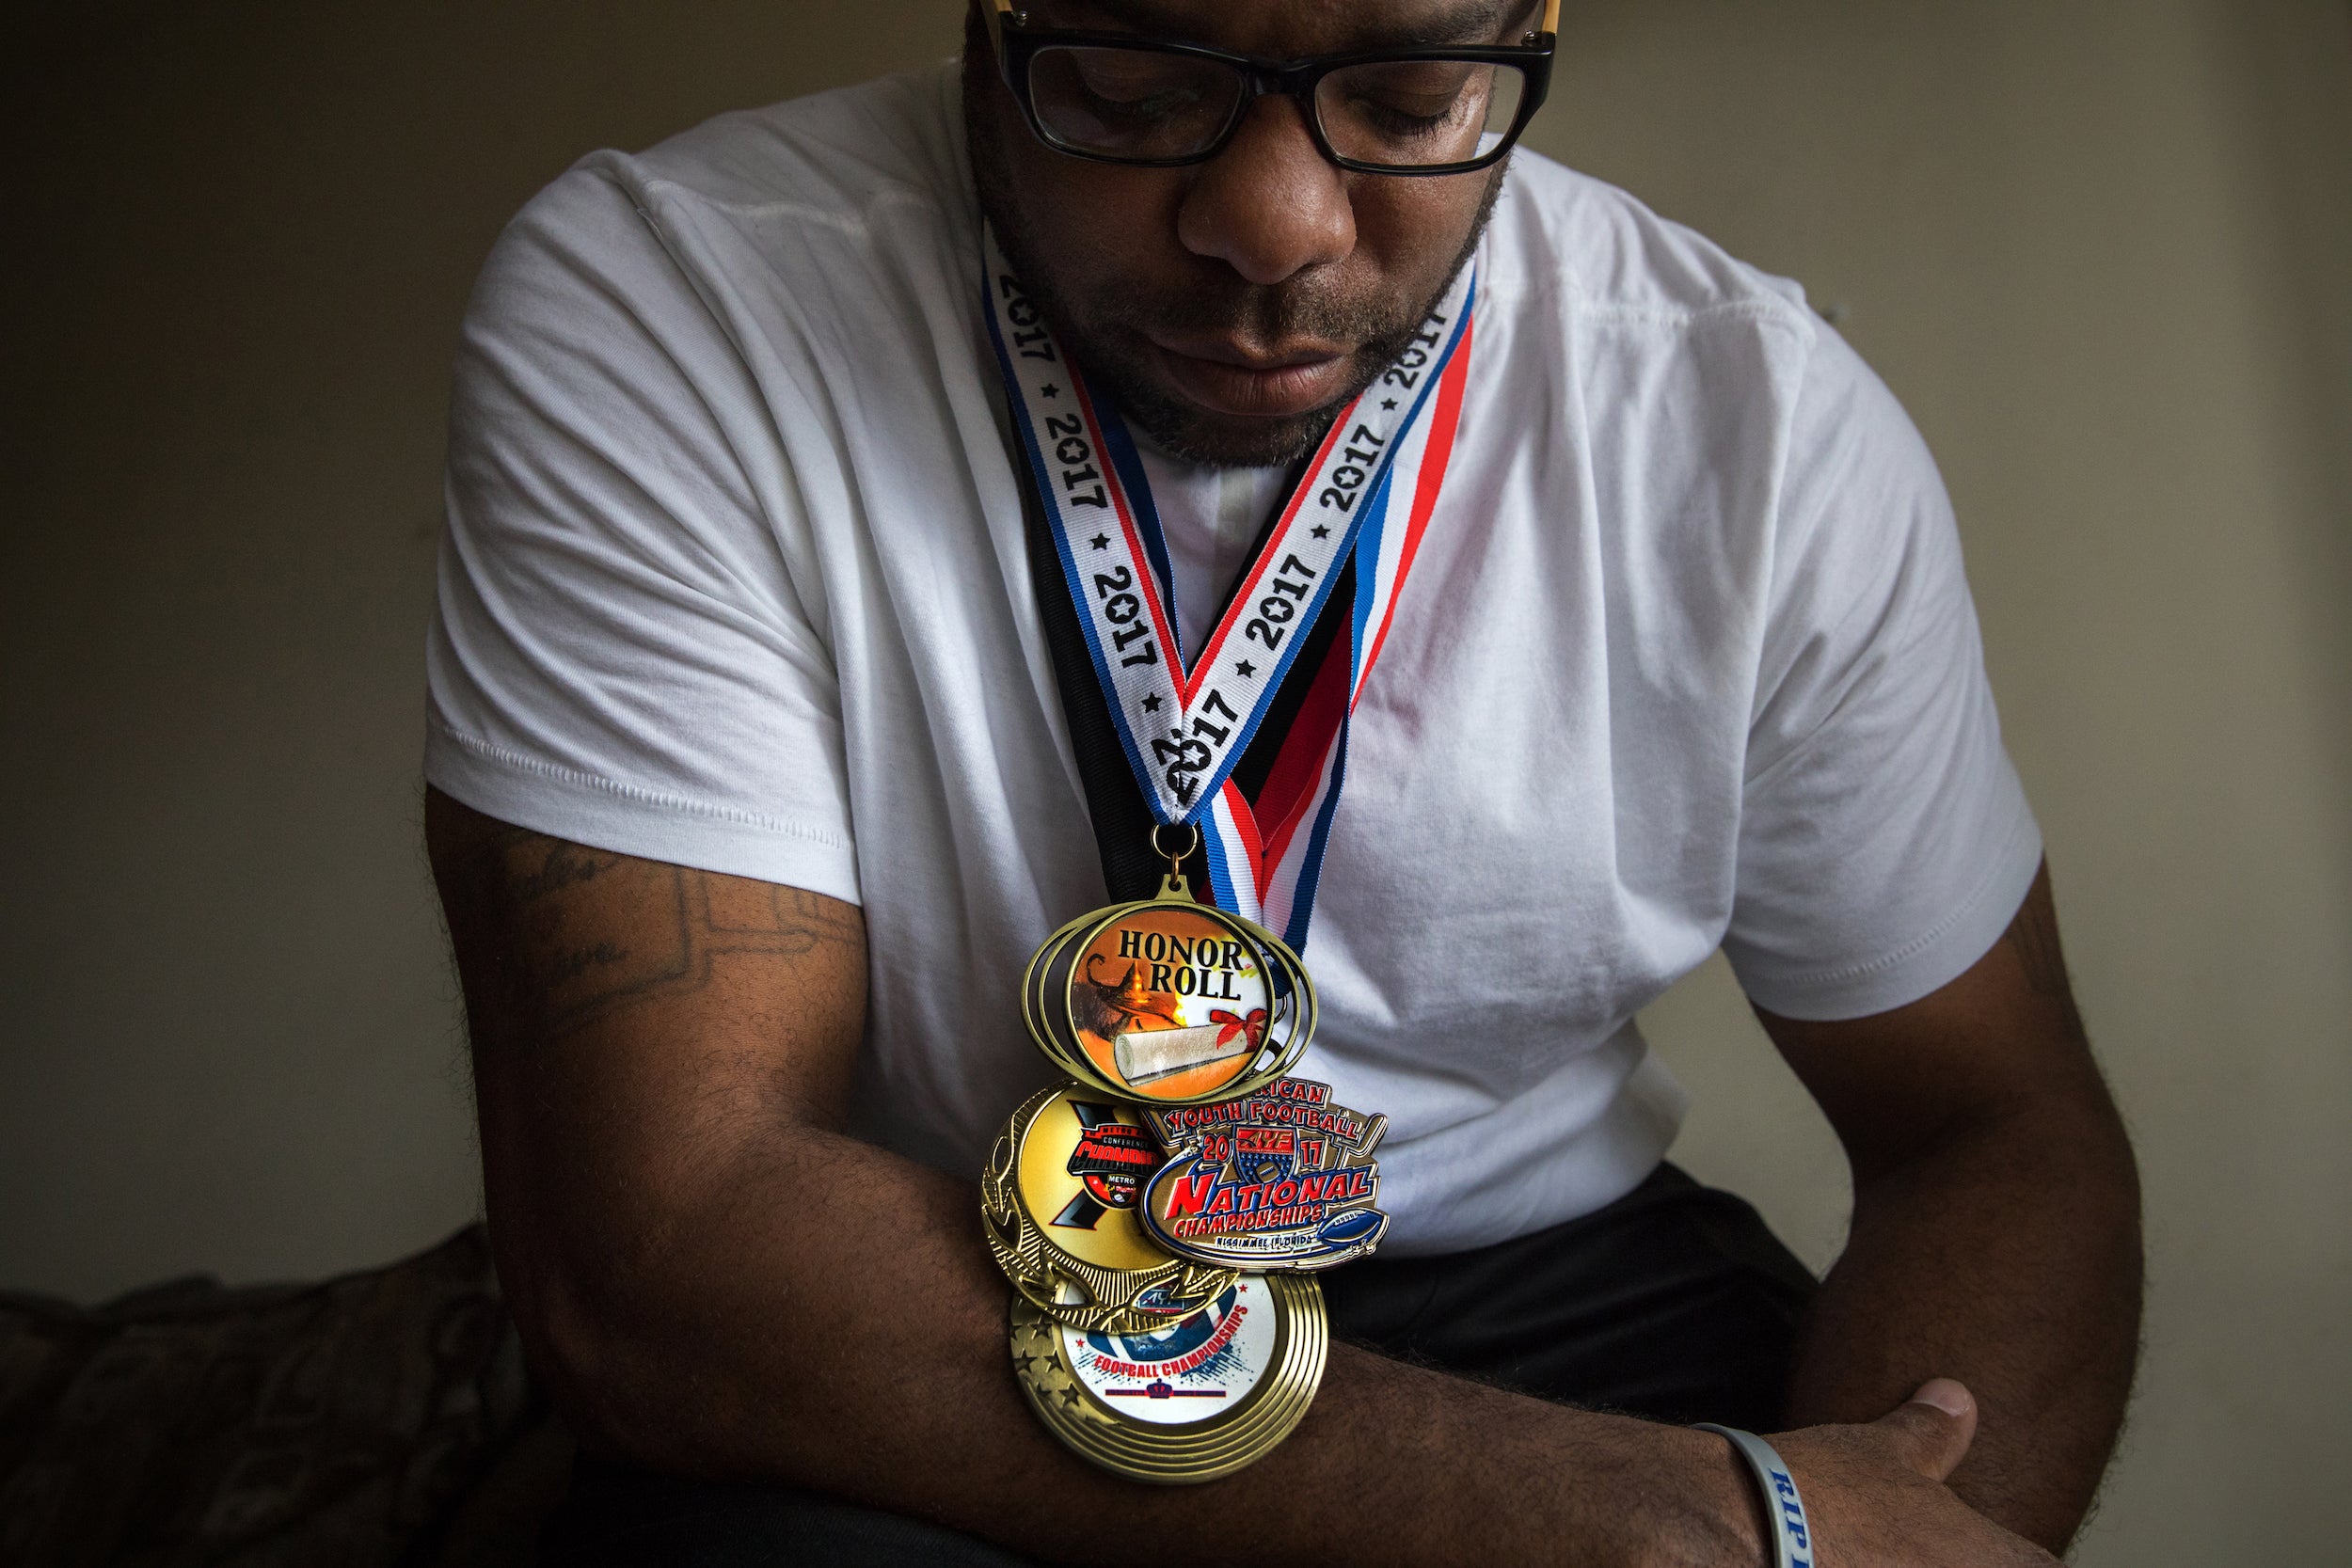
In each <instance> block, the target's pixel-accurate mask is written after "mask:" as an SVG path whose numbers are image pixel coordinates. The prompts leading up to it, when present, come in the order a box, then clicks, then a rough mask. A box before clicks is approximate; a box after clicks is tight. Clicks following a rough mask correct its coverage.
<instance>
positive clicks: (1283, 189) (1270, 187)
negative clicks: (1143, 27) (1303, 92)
mask: <svg viewBox="0 0 2352 1568" xmlns="http://www.w3.org/2000/svg"><path fill="white" fill-rule="evenodd" d="M1176 237H1177V238H1178V239H1179V240H1181V241H1182V242H1183V243H1184V248H1185V249H1187V250H1190V251H1192V252H1194V253H1195V254H1196V255H1200V256H1214V257H1216V258H1217V259H1218V260H1219V261H1224V262H1225V263H1226V264H1227V265H1229V266H1231V267H1232V269H1233V270H1234V271H1235V272H1237V273H1239V274H1241V276H1242V277H1245V278H1247V279H1248V281H1250V282H1252V283H1258V284H1267V283H1279V282H1281V281H1282V280H1283V279H1284V278H1286V277H1290V276H1291V275H1292V274H1294V273H1297V272H1302V271H1304V270H1305V269H1307V268H1309V267H1311V266H1315V265H1318V264H1320V263H1322V262H1326V261H1340V260H1341V259H1343V258H1344V257H1345V256H1346V255H1347V253H1348V252H1349V251H1351V250H1353V249H1355V248H1356V213H1355V209H1354V208H1353V207H1352V206H1351V205H1350V204H1349V202H1348V198H1347V178H1346V176H1345V174H1343V172H1342V171H1341V170H1340V168H1339V167H1338V166H1336V165H1334V164H1332V163H1331V162H1330V161H1329V160H1328V159H1327V158H1325V157H1324V155H1323V154H1322V152H1321V151H1319V150H1317V149H1316V147H1315V143H1314V136H1313V134H1312V133H1311V132H1310V131H1309V130H1308V128H1307V120H1306V117H1305V116H1304V115H1302V114H1301V113H1300V112H1299V107H1298V104H1297V103H1295V101H1294V100H1291V99H1288V98H1283V97H1279V96H1276V95H1272V94H1269V95H1267V96H1266V97H1264V98H1261V99H1259V100H1258V101H1257V103H1253V104H1251V105H1250V106H1249V110H1248V115H1247V116H1246V117H1245V118H1244V119H1243V120H1242V123H1241V126H1240V128H1239V129H1238V130H1236V131H1235V132H1234V133H1233V139H1232V141H1230V142H1228V143H1226V144H1225V149H1224V150H1223V151H1221V152H1219V153H1218V154H1217V155H1216V157H1214V158H1212V159H1210V160H1209V161H1208V162H1207V163H1205V164H1202V165H1201V166H1200V171H1199V172H1198V173H1197V174H1196V175H1195V176H1194V178H1193V183H1192V188H1191V189H1190V190H1189V191H1188V192H1186V193H1185V196H1184V205H1183V206H1182V207H1181V208H1180V209H1179V210H1178V211H1177V214H1176Z"/></svg>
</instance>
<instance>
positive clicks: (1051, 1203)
mask: <svg viewBox="0 0 2352 1568" xmlns="http://www.w3.org/2000/svg"><path fill="white" fill-rule="evenodd" d="M1163 1158H1164V1156H1163V1154H1162V1153H1161V1149H1160V1146H1159V1142H1158V1140H1157V1139H1156V1138H1155V1137H1153V1135H1152V1131H1151V1129H1149V1128H1148V1127H1146V1126H1145V1125H1144V1124H1143V1122H1142V1120H1141V1117H1140V1114H1139V1113H1138V1112H1137V1111H1136V1109H1135V1107H1133V1106H1131V1105H1127V1104H1124V1103H1121V1102H1120V1101H1112V1100H1108V1099H1105V1098H1102V1097H1099V1096H1097V1095H1094V1094H1092V1093H1090V1092H1089V1090H1087V1089H1086V1088H1084V1087H1082V1086H1080V1085H1075V1084H1065V1085H1060V1086H1058V1087H1056V1088H1049V1089H1045V1090H1042V1091H1041V1092H1039V1093H1038V1094H1035V1095H1033V1096H1031V1097H1030V1098H1029V1099H1028V1101H1025V1103H1024V1104H1023V1105H1022V1106H1021V1108H1020V1109H1019V1110H1017V1111H1015V1112H1014V1113H1013V1115H1012V1119H1011V1120H1010V1121H1009V1122H1008V1123H1007V1124H1006V1126H1005V1130H1004V1131H1003V1132H1001V1133H999V1134H998V1135H997V1139H996V1144H995V1147H994V1148H992V1149H991V1150H990V1152H989V1160H988V1165H987V1168H986V1169H984V1170H983V1171H982V1172H981V1173H980V1221H981V1224H980V1229H981V1233H982V1235H983V1236H984V1237H985V1238H986V1240H987V1243H988V1248H989V1252H990V1254H991V1255H992V1256H993V1258H994V1259H995V1260H996V1266H997V1267H998V1268H1000V1269H1002V1270H1004V1272H1005V1275H1006V1276H1007V1277H1008V1278H1009V1279H1010V1280H1011V1281H1012V1283H1013V1288H1014V1289H1015V1290H1017V1291H1020V1292H1021V1294H1022V1295H1023V1296H1025V1298H1027V1299H1028V1300H1029V1301H1031V1302H1033V1303H1034V1304H1036V1306H1037V1307H1039V1308H1040V1309H1041V1310H1043V1311H1045V1312H1047V1313H1049V1314H1051V1315H1052V1316H1053V1317H1055V1318H1057V1319H1058V1320H1060V1321H1061V1322H1063V1323H1069V1324H1071V1325H1072V1326H1073V1327H1076V1328H1080V1329H1085V1330H1090V1331H1099V1332H1102V1333H1107V1334H1138V1333H1144V1332H1147V1331H1150V1330H1153V1329H1158V1328H1165V1327H1167V1326H1168V1324H1169V1323H1175V1322H1178V1321H1180V1320H1182V1319H1184V1318H1185V1317H1188V1316H1190V1315H1191V1314H1192V1313H1194V1312H1197V1311H1199V1310H1200V1308H1201V1307H1203V1306H1205V1305H1206V1304H1207V1303H1209V1302H1211V1301H1214V1300H1216V1297H1217V1296H1218V1295H1219V1294H1220V1293H1221V1292H1223V1291H1226V1290H1228V1289H1230V1288H1231V1287H1232V1283H1233V1280H1234V1278H1235V1276H1236V1275H1235V1271H1234V1270H1232V1269H1231V1268H1225V1267H1219V1266H1217V1265H1216V1264H1212V1263H1203V1262H1199V1261H1195V1260H1192V1259H1181V1258H1177V1257H1175V1256H1173V1255H1171V1254H1170V1253H1169V1252H1168V1250H1167V1249H1166V1248H1165V1247H1163V1246H1161V1245H1160V1244H1159V1243H1157V1242H1155V1241H1154V1240H1152V1237H1151V1236H1150V1235H1149V1234H1148V1233H1147V1232H1146V1231H1145V1230H1144V1228H1143V1227H1142V1224H1141V1222H1140V1220H1139V1219H1138V1217H1137V1208H1138V1205H1139V1204H1140V1203H1141V1200H1142V1195H1143V1187H1144V1183H1145V1182H1147V1181H1149V1180H1151V1177H1152V1173H1153V1172H1154V1171H1156V1170H1157V1169H1158V1168H1159V1165H1160V1162H1161V1160H1162V1159H1163Z"/></svg>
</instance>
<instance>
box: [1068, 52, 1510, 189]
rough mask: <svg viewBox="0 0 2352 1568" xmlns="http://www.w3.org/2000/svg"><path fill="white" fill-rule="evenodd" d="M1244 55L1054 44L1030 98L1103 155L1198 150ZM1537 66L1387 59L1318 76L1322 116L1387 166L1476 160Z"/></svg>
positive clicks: (1237, 95)
mask: <svg viewBox="0 0 2352 1568" xmlns="http://www.w3.org/2000/svg"><path fill="white" fill-rule="evenodd" d="M1248 90H1249V84H1248V78H1247V77H1246V76H1245V75H1244V74H1243V72H1242V71H1240V70H1239V69H1237V68H1236V67H1233V66H1231V65H1228V64H1226V63H1225V62H1223V61H1221V60H1211V59H1203V58H1200V57H1199V56H1197V55H1168V54H1161V53H1159V52H1157V51H1153V50H1146V49H1120V48H1116V47H1104V46H1093V45H1075V44H1055V45H1052V46H1049V47H1047V48H1044V49H1041V50H1039V51H1038V52H1037V54H1036V55H1035V56H1034V57H1033V58H1032V60H1031V62H1030V67H1029V92H1030V100H1031V102H1032V103H1034V104H1035V106H1036V109H1037V117H1038V119H1039V122H1040V123H1041V125H1042V126H1043V127H1044V129H1045V131H1046V132H1047V134H1048V135H1051V136H1052V137H1053V138H1054V139H1055V140H1056V141H1057V142H1059V143H1061V144H1062V145H1063V146H1064V147H1067V148H1070V149H1072V150H1076V151H1082V152H1090V153H1094V154H1096V155H1098V156H1102V157H1109V158H1129V159H1136V160H1159V159H1178V158H1188V157H1194V156H1197V155H1199V154H1200V153H1202V152H1204V151H1206V150H1208V149H1209V148H1211V147H1213V146H1215V145H1216V140H1217V138H1218V137H1219V136H1221V135H1224V134H1225V130H1226V127H1227V126H1228V125H1230V124H1231V123H1232V119H1233V117H1234V115H1235V114H1236V113H1237V112H1238V111H1239V110H1240V107H1241V105H1242V103H1243V102H1244V100H1245V99H1246V98H1247V96H1248ZM1525 91H1526V77H1525V75H1524V73H1523V72H1522V71H1520V70H1519V68H1518V67H1517V66H1514V65H1495V64H1491V63H1488V62H1485V61H1473V60H1381V61H1374V62H1371V63H1368V64H1364V65H1355V66H1348V67H1345V68H1343V69H1342V70H1339V71H1332V72H1330V73H1329V74H1328V75H1327V76H1325V77H1324V78H1323V80H1322V81H1321V82H1320V83H1318V84H1317V85H1316V88H1315V118H1316V120H1317V123H1318V124H1319V125H1320V126H1321V127H1322V130H1323V135H1324V139H1325V140H1326V141H1327V142H1329V143H1330V144H1331V150H1333V151H1334V152H1337V153H1338V154H1339V155H1340V156H1341V157H1343V158H1347V159H1352V160H1354V161H1356V162H1358V163H1363V164H1372V165H1376V166H1382V167H1388V168H1416V167H1422V168H1425V167H1429V166H1435V165H1442V164H1459V163H1470V162H1472V161H1474V160H1476V159H1478V158H1481V157H1484V156H1486V155H1487V154H1488V153H1490V152H1492V151H1493V150H1495V149H1496V148H1497V147H1499V146H1500V145H1501V144H1502V141H1503V139H1504V138H1505V137H1507V136H1508V135H1510V134H1511V127H1512V125H1513V123H1514V122H1516V121H1517V119H1518V112H1519V101H1520V99H1521V97H1522V96H1523V95H1524V93H1525Z"/></svg>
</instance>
